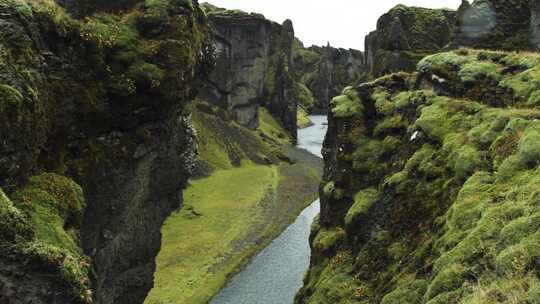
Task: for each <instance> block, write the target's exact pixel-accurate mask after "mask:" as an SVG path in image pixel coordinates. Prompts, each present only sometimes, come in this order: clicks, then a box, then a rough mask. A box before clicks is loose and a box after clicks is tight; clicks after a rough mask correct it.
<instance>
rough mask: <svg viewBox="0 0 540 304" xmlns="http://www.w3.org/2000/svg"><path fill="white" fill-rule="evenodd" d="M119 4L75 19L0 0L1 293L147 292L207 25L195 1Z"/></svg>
mask: <svg viewBox="0 0 540 304" xmlns="http://www.w3.org/2000/svg"><path fill="white" fill-rule="evenodd" d="M124 2H125V3H124V4H125V6H124V5H122V7H121V9H122V10H121V11H117V10H116V9H117V8H116V7H109V6H108V5H107V4H106V3H103V7H100V5H101V4H100V3H98V2H96V3H93V10H95V11H96V13H95V14H92V15H89V16H87V17H86V18H84V19H74V18H73V17H71V15H70V14H69V12H66V11H65V9H64V8H62V7H60V6H59V5H58V4H56V3H55V2H54V1H32V2H24V1H15V0H2V1H0V24H1V27H2V34H1V35H0V116H1V119H0V124H1V126H0V186H1V187H2V189H3V191H0V194H1V195H0V219H2V220H1V221H0V231H1V233H0V235H1V236H0V251H1V253H0V265H1V266H0V302H2V303H28V302H32V303H142V301H143V300H144V297H145V296H146V293H147V292H148V290H149V289H150V288H151V286H152V281H153V279H152V276H153V272H154V268H155V263H154V258H155V255H156V253H157V252H158V250H159V248H160V228H161V224H162V222H163V220H164V219H165V218H166V217H167V216H168V214H169V213H170V212H171V211H172V210H174V209H177V208H179V207H180V206H181V205H182V189H183V188H184V187H185V185H186V182H187V179H188V178H189V176H190V171H191V168H192V166H193V164H194V159H195V149H196V144H195V138H194V133H193V132H192V129H191V126H190V122H189V116H188V113H187V111H186V106H187V105H188V102H189V101H190V100H192V99H193V98H194V97H195V96H196V94H197V87H198V83H199V82H200V81H199V80H200V79H202V78H203V76H204V74H207V73H208V68H209V67H210V66H211V56H208V51H209V41H210V38H211V36H210V31H209V28H208V26H207V20H206V17H205V15H204V13H203V12H202V11H201V9H200V8H199V6H198V4H197V2H196V1H166V0H163V1H151V2H150V1H147V2H146V3H140V2H139V1H124ZM73 3H76V2H73ZM73 3H71V2H69V3H67V2H66V3H65V4H66V5H67V7H68V8H70V9H71V8H72V6H71V5H74V4H73ZM75 7H76V6H75ZM102 9H104V10H107V11H108V12H110V13H103V12H102ZM82 12H85V11H81V12H77V13H76V15H77V14H82ZM4 193H5V194H6V195H4ZM83 193H84V194H83Z"/></svg>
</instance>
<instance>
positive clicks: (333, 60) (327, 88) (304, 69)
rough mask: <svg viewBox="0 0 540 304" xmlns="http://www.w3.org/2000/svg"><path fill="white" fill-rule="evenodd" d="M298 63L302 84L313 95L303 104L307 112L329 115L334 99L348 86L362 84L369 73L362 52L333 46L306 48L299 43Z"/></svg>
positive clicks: (296, 59) (297, 67) (297, 43)
mask: <svg viewBox="0 0 540 304" xmlns="http://www.w3.org/2000/svg"><path fill="white" fill-rule="evenodd" d="M294 63H295V66H296V69H297V73H298V75H299V78H300V79H301V81H302V84H304V85H305V86H306V88H307V89H309V91H310V93H311V95H312V98H309V97H308V98H306V97H305V98H303V99H300V101H301V103H302V104H303V105H304V107H305V108H306V110H308V111H313V112H326V110H327V109H328V103H329V102H330V100H331V99H332V97H334V96H336V95H338V94H339V93H340V92H341V91H342V90H343V88H344V87H345V86H347V85H350V84H351V83H360V82H361V81H362V80H364V78H365V76H366V72H367V71H366V66H365V60H364V53H362V52H361V51H358V50H353V49H349V50H346V49H337V48H333V47H331V46H329V45H328V46H326V47H318V46H312V47H309V48H307V49H306V48H304V47H303V45H302V44H301V43H300V41H296V43H295V52H294ZM304 90H305V89H304ZM306 99H307V100H306Z"/></svg>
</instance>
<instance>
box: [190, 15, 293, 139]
mask: <svg viewBox="0 0 540 304" xmlns="http://www.w3.org/2000/svg"><path fill="white" fill-rule="evenodd" d="M204 7H205V10H206V11H207V13H208V16H209V20H210V22H211V23H212V25H213V27H214V29H215V49H216V54H217V58H216V67H215V70H214V72H213V73H212V74H211V75H210V77H209V80H208V83H207V85H206V87H205V89H204V90H202V91H201V94H200V98H201V99H203V100H205V101H207V102H210V103H211V104H215V105H218V106H220V107H222V108H225V109H228V110H229V111H230V112H231V115H232V117H233V119H234V120H235V121H236V122H238V123H239V124H241V125H243V126H245V127H248V128H251V129H256V128H257V127H258V126H259V107H261V106H264V107H266V108H267V109H268V110H269V111H270V113H272V115H274V116H275V117H276V118H277V119H278V120H279V121H280V122H281V123H282V124H283V125H284V127H285V129H286V130H287V131H288V132H290V133H291V134H292V136H293V137H294V138H296V97H295V84H296V79H295V76H294V75H295V74H294V66H293V62H292V43H293V40H294V29H293V26H292V22H290V21H285V22H284V23H283V24H282V25H279V24H277V23H275V22H272V21H270V20H267V19H265V18H264V16H262V15H260V14H248V13H244V12H241V11H235V10H225V9H220V8H217V7H214V6H211V5H209V4H204Z"/></svg>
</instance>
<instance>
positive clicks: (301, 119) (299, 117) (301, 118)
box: [296, 107, 313, 129]
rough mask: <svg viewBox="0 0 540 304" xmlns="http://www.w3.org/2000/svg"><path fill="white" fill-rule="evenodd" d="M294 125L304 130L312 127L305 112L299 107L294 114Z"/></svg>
mask: <svg viewBox="0 0 540 304" xmlns="http://www.w3.org/2000/svg"><path fill="white" fill-rule="evenodd" d="M296 123H297V125H298V128H299V129H304V128H307V127H309V126H311V125H313V123H312V122H311V120H309V117H308V114H307V112H306V111H305V110H304V109H302V108H300V107H299V108H298V112H297V114H296Z"/></svg>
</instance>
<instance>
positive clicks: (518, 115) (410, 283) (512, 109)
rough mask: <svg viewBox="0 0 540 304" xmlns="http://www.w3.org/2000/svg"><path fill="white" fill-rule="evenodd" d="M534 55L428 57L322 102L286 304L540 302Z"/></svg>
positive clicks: (536, 73) (538, 63)
mask: <svg viewBox="0 0 540 304" xmlns="http://www.w3.org/2000/svg"><path fill="white" fill-rule="evenodd" d="M539 59H540V58H539V57H538V55H537V54H519V53H504V52H495V51H473V50H467V49H461V50H459V51H456V52H449V53H441V54H435V55H432V56H429V57H426V58H425V59H423V60H422V61H421V62H420V63H419V64H418V68H417V72H416V73H414V74H407V73H398V74H392V75H388V76H385V77H383V78H380V79H377V80H375V81H373V82H370V83H365V84H362V85H360V86H358V87H355V88H353V87H349V88H347V89H345V91H344V92H343V95H341V96H339V97H336V98H334V99H333V100H332V103H331V111H330V113H329V131H328V134H327V136H326V139H325V143H324V150H323V152H324V159H325V163H326V166H325V174H324V178H323V183H322V185H321V204H322V206H321V215H320V219H319V220H318V221H316V222H315V223H314V225H313V232H312V236H311V247H312V253H313V254H312V262H311V267H310V270H309V273H308V275H307V277H306V280H305V285H304V287H303V288H302V290H301V291H300V293H299V294H298V296H297V299H296V302H297V303H347V302H355V303H382V304H397V303H410V304H415V303H418V304H420V303H427V304H439V303H440V304H442V303H471V304H472V303H501V302H503V303H504V302H516V303H537V302H538V301H540V296H539V292H538V291H539V290H540V279H539V276H540V266H539V264H538V258H539V252H540V251H538V249H539V248H538V244H540V242H539V241H540V239H539V237H540V234H539V231H540V230H539V228H540V226H539V225H538V217H539V216H540V209H539V208H538V200H537V198H538V195H540V193H539V190H538V189H539V188H538V183H539V182H540V167H539V164H540V146H539V145H538V138H539V137H540V133H539V131H540V125H539V122H538V118H539V117H540V112H539V111H538V108H537V105H538V96H537V95H538V90H539V89H540V87H539V86H538V84H537V82H538V79H539V75H540V74H539V69H540V61H539Z"/></svg>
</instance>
